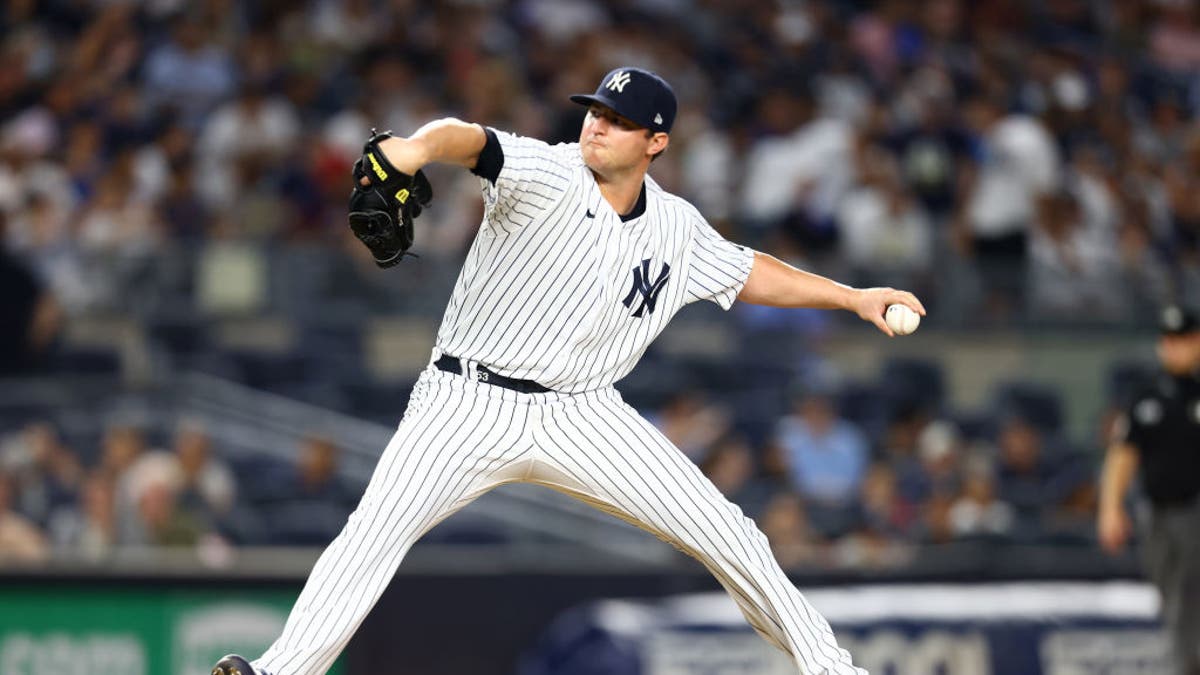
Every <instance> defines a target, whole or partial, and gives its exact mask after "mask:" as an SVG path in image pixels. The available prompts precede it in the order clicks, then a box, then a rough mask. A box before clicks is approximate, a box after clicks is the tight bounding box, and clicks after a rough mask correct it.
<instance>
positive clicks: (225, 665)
mask: <svg viewBox="0 0 1200 675" xmlns="http://www.w3.org/2000/svg"><path fill="white" fill-rule="evenodd" d="M212 675H267V674H266V673H257V672H255V670H254V668H252V667H251V666H250V662H249V661H247V660H246V659H243V658H242V657H240V656H238V655H237V654H227V655H225V657H224V658H222V659H221V660H220V661H217V665H215V666H213V669H212Z"/></svg>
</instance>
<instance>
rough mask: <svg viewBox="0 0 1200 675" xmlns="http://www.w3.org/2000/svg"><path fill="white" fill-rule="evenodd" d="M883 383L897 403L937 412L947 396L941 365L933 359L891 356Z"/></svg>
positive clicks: (890, 397)
mask: <svg viewBox="0 0 1200 675" xmlns="http://www.w3.org/2000/svg"><path fill="white" fill-rule="evenodd" d="M879 378H880V386H881V387H882V388H883V391H884V394H885V395H886V396H887V398H888V399H889V401H890V403H891V404H892V405H893V406H895V407H898V406H904V405H908V406H916V407H918V408H921V409H924V410H928V411H931V412H937V411H940V410H941V409H942V406H943V405H944V404H945V398H946V377H945V374H944V373H943V370H942V364H941V363H940V362H938V361H935V360H933V359H921V358H912V357H892V358H889V359H887V360H886V361H884V363H883V367H882V369H881V371H880V375H879Z"/></svg>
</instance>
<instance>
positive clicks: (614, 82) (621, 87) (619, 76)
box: [604, 70, 631, 94]
mask: <svg viewBox="0 0 1200 675" xmlns="http://www.w3.org/2000/svg"><path fill="white" fill-rule="evenodd" d="M630 79H631V78H630V77H629V73H627V72H625V71H623V70H622V71H621V72H619V73H613V76H612V77H610V78H608V84H606V85H604V86H606V87H608V88H609V89H611V90H613V91H615V92H617V93H618V94H623V93H625V85H627V84H629V80H630Z"/></svg>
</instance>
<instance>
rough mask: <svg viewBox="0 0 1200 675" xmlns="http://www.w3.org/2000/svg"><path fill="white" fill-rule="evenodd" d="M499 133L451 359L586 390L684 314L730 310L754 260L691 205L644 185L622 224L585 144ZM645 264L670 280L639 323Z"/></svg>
mask: <svg viewBox="0 0 1200 675" xmlns="http://www.w3.org/2000/svg"><path fill="white" fill-rule="evenodd" d="M493 131H494V132H495V134H496V137H497V138H498V140H499V142H500V144H501V146H502V148H503V151H504V165H503V168H502V169H501V171H500V175H499V177H498V178H497V180H496V183H495V184H494V185H493V184H492V183H491V182H490V181H488V180H486V179H481V184H482V186H483V193H484V200H485V216H484V222H483V225H482V226H481V227H480V232H479V235H478V236H477V237H476V238H475V241H474V242H473V243H472V245H471V249H470V251H469V252H468V254H467V259H466V261H465V262H464V264H463V269H462V272H461V273H460V274H459V277H458V281H457V282H456V283H455V286H454V292H453V294H452V295H451V298H450V302H449V304H448V306H447V307H446V313H445V315H444V317H443V319H442V325H441V328H440V329H439V330H438V336H437V346H438V347H439V348H440V349H441V350H442V351H443V352H444V353H447V354H453V355H454V356H457V357H459V358H464V359H470V360H473V361H478V362H480V363H484V364H487V366H488V367H489V368H491V369H492V370H494V371H495V372H498V373H500V374H501V375H507V376H509V377H515V378H519V379H524V380H534V381H535V382H538V383H540V384H543V385H545V386H547V387H549V388H551V389H554V390H555V391H563V392H582V391H589V390H592V389H598V388H601V387H606V386H608V385H611V384H612V383H614V382H616V381H617V380H619V379H621V378H622V377H624V376H625V375H627V374H628V373H629V371H630V370H632V369H633V366H634V365H635V364H636V363H637V361H638V359H640V358H641V356H642V354H643V353H645V351H646V348H647V347H648V346H649V345H650V343H651V342H652V341H653V340H654V338H656V337H657V336H658V334H659V333H661V332H662V330H663V329H664V328H666V325H667V322H668V321H670V319H671V317H672V316H673V315H674V314H675V313H676V312H677V311H679V309H680V308H682V307H683V306H684V305H686V304H688V303H691V302H695V301H697V300H709V301H712V302H715V303H717V304H718V305H720V306H721V307H723V308H725V309H728V308H729V307H730V306H731V305H732V304H733V301H734V299H735V298H736V297H737V294H738V292H739V291H740V290H741V288H742V285H743V284H744V283H745V281H746V277H747V276H749V274H750V267H751V265H752V264H753V260H754V252H753V251H751V250H749V249H747V248H744V247H742V246H738V245H736V244H733V243H731V242H729V241H727V240H725V239H723V238H721V236H720V235H718V234H717V233H716V232H715V231H714V230H713V228H712V226H710V225H709V224H708V223H707V222H706V221H705V220H704V218H703V217H702V216H701V215H700V213H699V212H698V211H696V209H695V208H694V207H693V206H692V205H691V204H688V203H687V202H686V201H684V200H682V199H680V198H679V197H676V196H674V195H672V194H670V193H668V192H666V191H664V190H663V189H662V188H660V187H659V186H658V184H657V183H655V182H654V180H653V179H651V178H650V177H649V176H647V177H646V180H645V185H646V210H645V212H644V213H642V214H641V215H640V216H638V217H636V218H633V219H630V220H626V221H623V220H622V219H621V217H620V216H619V215H618V214H617V213H616V212H615V211H613V209H612V207H611V206H609V204H608V202H607V201H605V199H604V197H603V196H602V195H601V194H600V189H599V187H598V186H597V185H596V181H595V179H594V178H593V177H592V174H591V172H590V171H589V170H588V168H587V166H586V165H584V163H583V159H582V156H581V155H580V153H579V145H578V144H576V143H569V144H560V145H554V146H551V145H547V144H546V143H544V142H542V141H538V140H533V139H528V138H521V137H518V136H513V135H511V134H507V133H504V132H501V131H495V130H493ZM589 214H590V215H589ZM534 216H536V217H534ZM644 260H649V261H650V262H649V263H648V271H649V274H650V276H651V278H652V279H653V278H655V277H657V276H658V275H659V274H660V273H662V272H663V271H664V269H665V268H664V265H665V266H667V267H669V270H670V272H669V274H668V275H667V278H666V281H665V284H664V285H663V287H662V289H661V292H659V293H657V297H656V298H655V302H654V308H653V311H646V312H644V313H643V314H642V315H641V316H632V315H633V314H634V313H635V311H636V307H637V305H634V306H632V307H627V306H626V305H625V304H624V303H623V302H622V300H623V299H624V298H625V297H626V296H627V295H628V294H629V293H630V290H631V287H632V285H633V284H634V274H635V270H637V269H640V268H641V266H642V262H643V261H644ZM637 300H638V301H639V303H640V297H639V298H637Z"/></svg>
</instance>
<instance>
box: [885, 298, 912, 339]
mask: <svg viewBox="0 0 1200 675" xmlns="http://www.w3.org/2000/svg"><path fill="white" fill-rule="evenodd" d="M883 319H884V321H886V322H887V325H888V328H891V329H892V332H893V333H895V334H896V335H908V334H909V333H911V332H913V331H914V330H916V329H917V326H919V325H921V315H920V314H917V313H916V312H914V311H912V310H911V309H909V308H908V307H907V306H906V305H888V308H887V311H886V312H884V314H883Z"/></svg>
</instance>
